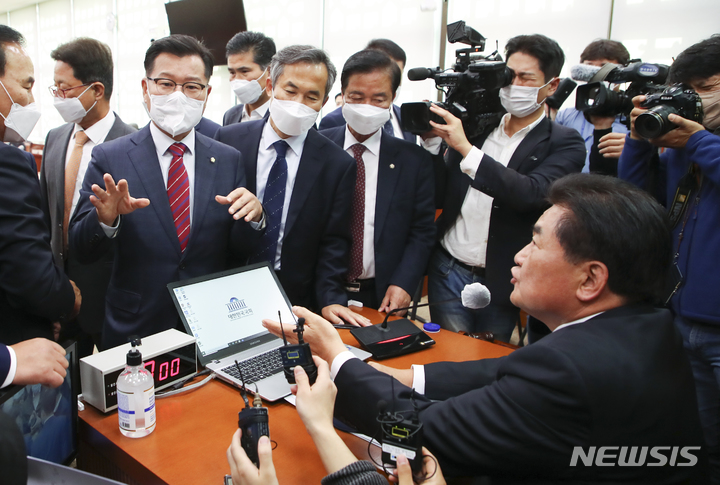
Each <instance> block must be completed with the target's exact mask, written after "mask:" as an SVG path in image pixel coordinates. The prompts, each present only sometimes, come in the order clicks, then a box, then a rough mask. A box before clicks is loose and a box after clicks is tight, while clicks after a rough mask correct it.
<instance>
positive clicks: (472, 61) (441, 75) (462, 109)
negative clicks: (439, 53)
mask: <svg viewBox="0 0 720 485" xmlns="http://www.w3.org/2000/svg"><path fill="white" fill-rule="evenodd" d="M447 37H448V42H450V43H452V44H454V43H456V42H460V43H462V44H467V45H469V46H470V47H469V48H464V49H458V50H457V51H455V56H456V59H455V65H454V66H453V68H452V70H453V72H448V71H446V70H444V69H441V68H440V67H436V68H425V67H418V68H414V69H410V70H409V71H408V79H409V80H411V81H421V80H424V79H428V78H432V79H433V80H434V81H435V87H436V88H437V89H438V90H440V91H443V92H444V93H445V102H442V103H436V104H437V105H438V106H440V107H441V108H444V109H446V110H448V111H449V112H450V113H452V114H453V115H455V116H456V117H457V118H459V119H460V120H461V121H462V123H463V129H464V130H465V134H466V135H467V137H468V138H473V137H475V136H477V135H479V134H480V133H482V132H483V131H484V130H485V129H486V128H488V127H489V126H494V125H495V124H496V123H498V122H499V121H500V118H502V116H503V115H504V114H505V109H504V108H503V107H502V104H500V96H499V93H500V88H502V87H503V86H507V85H509V84H510V83H512V80H513V76H514V73H513V71H512V70H511V69H509V68H508V67H507V66H506V65H505V63H504V62H503V59H502V57H501V56H500V55H499V54H498V52H497V50H496V51H495V52H493V53H492V54H490V55H488V56H483V55H482V54H481V52H483V51H484V50H485V37H483V36H482V35H481V34H480V33H479V32H477V31H476V30H474V29H472V28H471V27H468V26H466V25H465V22H464V21H462V20H460V21H458V22H454V23H452V24H448V26H447ZM430 105H431V103H429V102H420V103H403V105H402V106H401V107H400V110H401V111H400V112H401V118H402V125H403V130H404V131H409V132H411V133H414V134H416V135H420V134H423V133H426V132H428V131H430V130H432V126H430V121H434V122H436V123H439V124H445V120H443V119H442V118H441V117H440V116H437V115H436V114H434V113H432V112H431V111H430Z"/></svg>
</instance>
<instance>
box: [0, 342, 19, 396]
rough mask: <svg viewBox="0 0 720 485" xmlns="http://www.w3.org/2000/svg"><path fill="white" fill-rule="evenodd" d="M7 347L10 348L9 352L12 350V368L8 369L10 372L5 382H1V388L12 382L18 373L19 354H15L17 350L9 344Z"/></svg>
mask: <svg viewBox="0 0 720 485" xmlns="http://www.w3.org/2000/svg"><path fill="white" fill-rule="evenodd" d="M6 348H7V349H8V352H10V369H8V374H7V376H6V377H5V382H3V383H2V384H0V389H2V388H3V387H7V386H9V385H10V384H12V381H13V379H15V374H16V373H17V356H16V355H15V351H14V350H13V348H12V347H10V346H9V345H8V346H7V347H6Z"/></svg>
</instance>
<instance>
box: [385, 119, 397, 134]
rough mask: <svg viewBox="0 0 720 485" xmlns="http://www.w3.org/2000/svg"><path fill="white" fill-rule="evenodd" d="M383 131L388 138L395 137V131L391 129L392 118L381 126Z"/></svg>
mask: <svg viewBox="0 0 720 485" xmlns="http://www.w3.org/2000/svg"><path fill="white" fill-rule="evenodd" d="M383 131H384V132H385V133H387V134H388V135H390V136H395V130H394V129H393V125H392V118H391V119H389V120H387V121H386V122H385V124H384V125H383Z"/></svg>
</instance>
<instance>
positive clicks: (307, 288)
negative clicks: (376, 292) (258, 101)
mask: <svg viewBox="0 0 720 485" xmlns="http://www.w3.org/2000/svg"><path fill="white" fill-rule="evenodd" d="M334 81H335V67H334V66H333V65H332V63H331V62H330V59H329V58H328V56H327V54H326V53H325V52H323V51H322V50H320V49H317V48H314V47H311V46H290V47H286V48H285V49H282V50H281V51H280V52H278V53H277V54H276V55H275V57H274V58H273V61H272V63H271V65H270V77H269V78H268V80H267V86H266V89H267V92H268V93H270V94H272V100H271V102H270V108H269V117H268V118H267V120H259V121H250V122H247V123H236V124H232V125H230V126H226V127H223V128H221V129H220V131H219V132H218V134H217V136H216V139H217V140H219V141H221V142H223V143H225V144H228V145H230V146H232V147H235V148H237V149H238V150H240V152H241V153H242V154H243V161H244V162H245V172H246V173H247V178H248V185H247V187H248V189H249V190H250V191H253V192H255V191H256V193H257V194H258V197H260V198H261V199H262V200H263V205H264V206H265V207H266V209H267V211H268V215H269V220H268V230H267V232H266V233H265V235H264V236H263V240H265V241H264V242H262V243H261V244H260V245H259V246H260V247H259V249H258V252H257V253H256V254H254V255H252V257H251V258H250V261H251V262H254V261H263V260H264V261H270V262H271V263H272V265H273V267H274V268H275V271H276V272H277V273H278V276H279V279H280V283H281V284H282V286H283V288H284V289H285V292H286V293H287V295H288V298H289V299H290V301H291V302H292V303H293V304H295V305H304V306H309V307H312V308H317V309H322V308H326V307H331V308H335V312H336V314H334V315H333V320H334V321H336V322H337V323H340V322H341V318H342V319H345V320H346V321H348V322H351V323H356V324H366V323H369V322H368V321H367V319H365V318H364V317H362V316H360V315H358V314H357V313H355V312H352V311H350V310H348V309H347V308H346V307H345V306H343V305H345V304H346V303H347V301H346V297H345V290H344V278H345V274H346V273H347V261H348V255H349V250H350V242H351V238H350V214H351V212H350V211H351V205H352V200H353V193H354V187H355V162H354V160H353V159H352V157H350V156H349V155H348V154H346V153H345V152H343V150H342V149H341V148H339V147H337V146H336V145H335V144H333V143H332V142H331V141H330V140H328V139H327V138H325V137H323V136H321V135H319V134H318V133H317V131H316V130H312V129H310V128H311V127H312V126H313V125H314V123H315V119H316V118H317V113H318V111H320V108H321V107H322V105H323V104H324V103H325V102H326V101H327V99H328V90H329V89H330V88H331V87H332V85H333V82H334ZM268 204H271V205H268ZM272 204H276V206H275V205H272Z"/></svg>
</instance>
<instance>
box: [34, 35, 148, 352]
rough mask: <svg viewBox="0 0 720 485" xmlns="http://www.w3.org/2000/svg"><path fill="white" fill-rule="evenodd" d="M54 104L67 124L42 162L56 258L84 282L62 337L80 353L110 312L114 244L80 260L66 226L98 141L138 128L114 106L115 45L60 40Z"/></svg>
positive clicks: (54, 133) (50, 138)
mask: <svg viewBox="0 0 720 485" xmlns="http://www.w3.org/2000/svg"><path fill="white" fill-rule="evenodd" d="M50 56H51V57H52V59H53V60H54V61H55V70H54V84H53V85H52V86H50V92H51V94H52V95H53V104H54V106H55V108H56V109H57V110H58V112H59V113H60V116H62V118H63V119H64V120H65V122H66V124H64V125H63V126H60V127H58V128H55V129H52V130H50V131H49V132H48V135H47V138H46V139H45V148H44V150H43V161H42V166H41V168H40V187H41V189H42V197H43V203H44V209H45V211H46V212H47V215H48V217H49V218H50V233H51V235H52V238H51V241H50V244H51V246H52V249H53V256H54V257H55V264H57V265H58V267H60V268H61V269H63V270H64V271H65V272H66V273H67V275H68V276H69V277H70V278H72V279H73V280H74V281H75V282H76V283H77V285H78V287H79V288H80V290H81V291H82V294H83V299H84V302H83V307H82V310H81V311H80V314H79V315H78V316H77V318H76V319H75V320H73V321H71V322H67V323H66V324H64V325H63V326H62V331H61V333H60V337H61V340H62V341H64V340H65V339H75V340H77V342H78V352H79V355H80V356H81V357H84V356H86V355H90V354H92V351H93V345H98V346H99V345H100V333H101V332H102V324H103V320H104V318H105V293H106V291H107V286H108V282H109V281H110V271H111V269H112V261H113V257H114V253H113V251H112V249H110V250H109V251H108V253H107V254H105V255H104V256H103V257H102V258H101V259H99V260H98V261H96V262H94V263H93V264H87V265H85V264H80V263H79V262H78V260H77V257H76V256H75V255H74V254H69V253H68V251H67V247H68V243H67V230H68V226H69V222H70V219H71V218H72V214H73V212H74V211H75V208H76V207H77V204H78V201H79V200H80V187H81V186H82V182H83V179H84V178H85V172H86V171H87V167H88V164H89V163H90V154H91V153H92V150H93V148H94V147H95V146H97V145H99V144H100V143H103V142H104V141H109V140H114V139H115V138H120V137H121V136H125V135H128V134H130V133H133V132H135V131H137V130H136V129H135V128H133V127H131V126H130V125H127V124H125V123H124V122H123V121H122V120H121V119H120V117H119V116H118V115H117V114H115V113H114V112H113V111H112V110H111V109H110V97H111V95H112V91H113V59H112V51H111V50H110V47H108V46H107V45H106V44H103V43H102V42H99V41H97V40H95V39H90V38H87V37H85V38H78V39H75V40H73V41H70V42H68V43H66V44H62V45H60V46H58V47H57V48H56V49H55V50H54V51H52V53H51V54H50Z"/></svg>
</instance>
